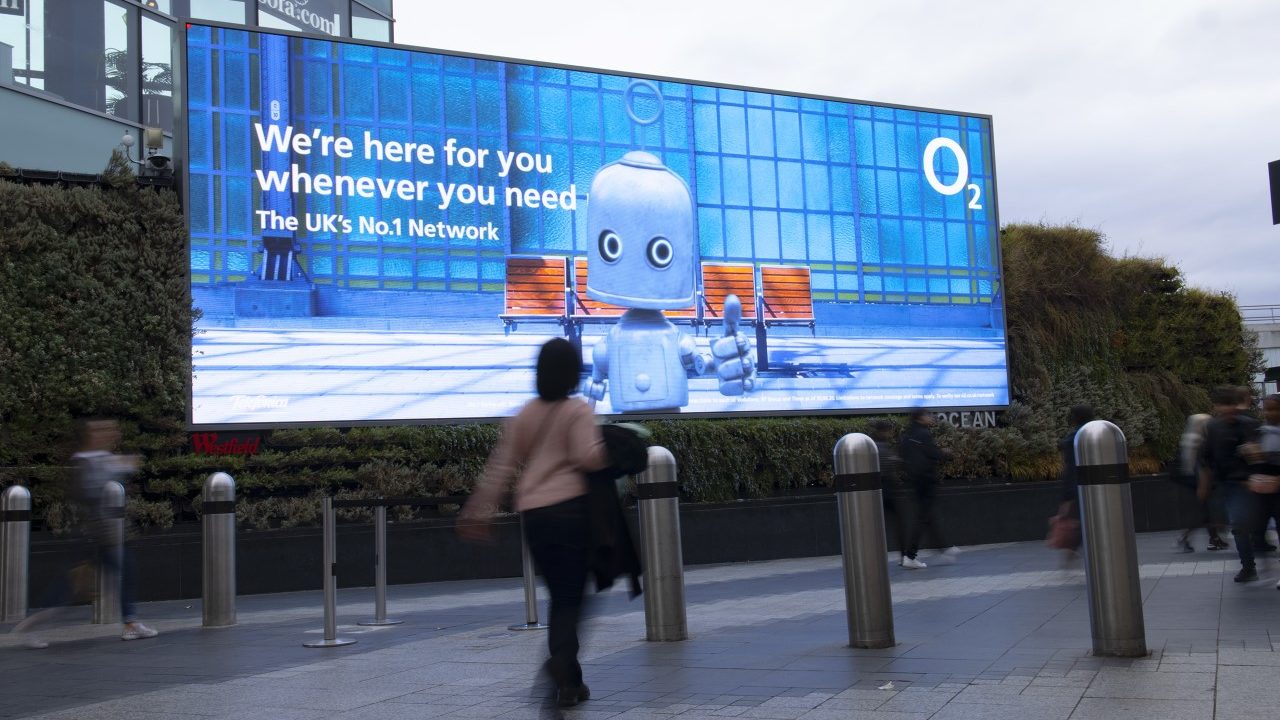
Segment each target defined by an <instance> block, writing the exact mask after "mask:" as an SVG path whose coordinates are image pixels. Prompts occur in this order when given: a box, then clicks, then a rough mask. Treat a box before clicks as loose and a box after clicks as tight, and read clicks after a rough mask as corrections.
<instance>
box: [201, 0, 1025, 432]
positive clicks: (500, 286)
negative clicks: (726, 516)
mask: <svg viewBox="0 0 1280 720" xmlns="http://www.w3.org/2000/svg"><path fill="white" fill-rule="evenodd" d="M182 45H183V51H182V57H183V59H184V76H185V79H186V83H185V89H184V92H183V93H182V98H183V99H182V105H183V113H182V114H183V116H184V117H183V119H182V122H181V124H180V127H181V128H182V129H183V132H182V136H183V138H184V139H185V142H183V143H182V144H183V146H184V148H185V158H182V159H181V164H182V165H183V166H184V170H185V176H184V181H183V188H184V192H185V194H186V198H185V200H186V210H187V213H188V218H189V229H190V255H191V293H192V301H193V304H194V306H195V307H197V308H199V309H200V311H201V314H202V317H201V318H200V320H199V322H198V330H197V332H196V334H195V336H194V338H193V342H192V384H191V409H190V412H191V416H190V420H191V423H192V424H193V425H194V426H200V427H218V426H225V427H236V426H240V427H251V426H258V427H270V426H274V425H293V424H305V423H329V424H344V425H349V424H362V423H387V422H430V421H444V420H465V419H484V418H499V417H505V416H509V415H511V414H513V413H514V412H515V411H516V410H517V409H518V408H519V407H520V406H521V405H522V404H523V403H524V402H525V401H526V400H527V399H528V398H529V397H530V396H531V394H532V392H533V364H534V358H535V357H536V353H537V350H538V348H539V346H540V345H541V344H542V343H543V342H545V341H546V340H547V339H548V338H549V337H552V336H560V337H565V338H567V339H569V340H570V341H571V342H573V343H574V344H576V345H577V346H579V347H580V348H581V349H582V354H583V360H584V368H585V370H584V375H583V383H582V392H583V394H584V396H585V397H586V398H587V399H589V401H591V402H592V403H593V404H594V405H595V408H596V410H597V412H599V413H601V414H605V415H633V416H651V417H653V416H673V415H724V414H734V413H757V414H775V415H778V414H781V415H785V414H809V413H851V412H865V411H883V410H889V409H903V408H909V407H918V406H925V407H935V408H940V409H941V408H959V407H965V408H983V407H1000V406H1004V405H1006V404H1007V403H1008V399H1009V386H1008V372H1007V360H1006V349H1005V328H1004V313H1003V291H1002V290H1003V282H1002V278H1001V270H1000V260H999V248H998V223H997V214H996V192H995V190H996V188H995V169H994V164H993V148H992V128H991V119H990V118H989V117H987V116H984V115H971V114H956V113H948V112H941V111H935V110H927V109H920V108H907V107H900V106H891V105H881V104H873V103H865V102H853V101H844V100H838V99H832V98H825V97H812V96H803V95H797V94H788V93H782V92H774V91H762V90H754V89H748V88H740V87H723V86H716V85H711V84H706V83H699V82H689V81H683V80H679V81H677V80H671V79H662V78H653V77H648V76H640V75H634V76H633V75H624V74H618V73H616V72H602V71H596V70H590V69H582V68H568V67H560V66H549V65H540V64H531V63H529V62H524V61H514V60H507V59H501V58H491V57H476V56H467V55H460V54H453V53H444V52H436V51H425V50H419V49H413V48H404V47H394V46H380V45H371V44H361V43H353V42H347V41H336V40H328V39H318V38H311V37H304V36H299V35H292V34H286V33H271V32H257V31H250V30H245V29H243V28H231V27H221V26H210V25H199V24H191V25H188V26H187V30H186V34H185V38H183V42H182Z"/></svg>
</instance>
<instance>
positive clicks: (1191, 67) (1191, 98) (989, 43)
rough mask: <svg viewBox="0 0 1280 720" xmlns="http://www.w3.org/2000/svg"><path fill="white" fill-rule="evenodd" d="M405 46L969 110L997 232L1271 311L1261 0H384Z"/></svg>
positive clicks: (1267, 47) (1267, 18)
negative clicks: (1178, 277)
mask: <svg viewBox="0 0 1280 720" xmlns="http://www.w3.org/2000/svg"><path fill="white" fill-rule="evenodd" d="M395 9H396V17H397V23H396V41H397V42H399V43H403V44H406V45H419V46H425V47H435V48H440V49H445V50H455V51H463V52H475V53H483V54H489V55H501V56H506V57H512V58H519V59H525V60H534V61H545V62H555V63H562V64H571V65H585V66H590V67H596V68H600V69H605V70H617V71H621V72H623V73H626V72H634V73H644V74H653V75H663V76H671V77H677V78H683V79H689V80H697V81H703V82H709V83H725V84H737V85H750V86H755V87H760V88H765V89H772V90H783V91H792V92H800V93H814V94H822V95H834V96H839V97H845V98H851V99H857V100H867V101H878V102H890V103H900V104H905V105H918V106H925V107H934V108H942V109H947V110H954V111H961V112H974V113H986V114H989V115H992V116H993V118H994V128H995V147H996V168H997V173H998V174H999V209H1000V218H1001V222H1002V223H1005V224H1008V223H1011V222H1041V221H1043V222H1046V223H1054V224H1057V223H1076V224H1079V225H1082V226H1085V227H1091V228H1096V229H1098V230H1100V231H1101V232H1102V233H1104V234H1105V235H1106V237H1107V238H1108V241H1109V246H1110V249H1111V251H1112V253H1113V254H1116V255H1126V254H1128V255H1142V256H1158V257H1163V258H1166V259H1168V260H1169V261H1170V262H1172V263H1174V264H1176V265H1177V266H1178V267H1180V268H1182V270H1183V272H1184V274H1185V275H1186V277H1187V278H1188V279H1189V281H1190V283H1191V284H1192V285H1195V286H1198V287H1202V288H1205V289H1209V290H1215V291H1227V292H1231V293H1234V294H1235V295H1236V296H1237V298H1238V299H1239V301H1240V302H1241V303H1242V304H1250V305H1253V304H1280V253H1278V252H1277V249H1280V226H1272V225H1271V211H1270V203H1269V195H1268V190H1267V167H1266V164H1267V162H1269V161H1271V160H1277V159H1280V2H1278V1H1277V0H1218V1H1217V2H1210V1H1207V0H1206V1H1203V2H1193V1H1191V0H1158V1H1156V0H1073V1H1072V2H1063V3H1044V2H1033V1H1028V0H970V1H969V2H955V1H954V0H952V1H950V2H944V1H943V0H936V1H930V0H846V1H844V2H840V1H838V0H822V1H818V0H813V1H811V2H797V3H781V2H777V0H770V1H759V0H735V1H732V2H726V1H721V0H714V1H713V0H681V1H679V2H676V1H674V0H647V1H646V2H625V3H624V2H607V1H601V0H596V1H595V2H586V1H580V0H539V1H537V2H484V1H483V0H473V2H470V3H461V2H434V1H432V2H427V1H425V0H396V8H395Z"/></svg>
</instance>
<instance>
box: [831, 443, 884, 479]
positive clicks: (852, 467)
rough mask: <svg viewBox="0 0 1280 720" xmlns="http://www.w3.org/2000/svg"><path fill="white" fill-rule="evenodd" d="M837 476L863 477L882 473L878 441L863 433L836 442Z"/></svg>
mask: <svg viewBox="0 0 1280 720" xmlns="http://www.w3.org/2000/svg"><path fill="white" fill-rule="evenodd" d="M835 470H836V474H837V475H861V474H864V473H878V472H880V451H879V450H878V449H877V448H876V441H875V440H872V439H871V438H869V437H867V436H866V435H863V434H862V433H849V434H848V435H845V436H844V437H842V438H840V439H839V440H838V441H836V449H835Z"/></svg>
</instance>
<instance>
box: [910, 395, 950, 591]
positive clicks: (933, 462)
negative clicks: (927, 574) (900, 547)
mask: <svg viewBox="0 0 1280 720" xmlns="http://www.w3.org/2000/svg"><path fill="white" fill-rule="evenodd" d="M935 423H937V418H935V417H934V415H933V413H932V412H930V411H928V410H925V409H924V408H916V409H915V410H913V411H912V412H911V421H910V423H909V425H908V426H907V429H906V430H904V431H903V432H902V441H901V443H900V444H899V448H900V451H899V452H900V454H901V457H902V467H903V470H904V471H905V473H906V479H907V486H908V487H910V488H911V491H912V493H913V494H914V496H915V513H914V515H915V522H913V523H912V527H911V534H910V538H909V543H908V545H907V550H906V553H905V555H904V557H903V558H902V562H901V564H902V567H904V568H907V569H908V570H921V569H923V568H926V567H928V566H927V565H926V564H925V563H924V562H922V561H921V560H920V559H919V558H918V557H917V555H918V554H919V553H920V543H921V541H922V540H923V539H924V535H925V532H926V531H927V532H928V533H929V535H930V539H931V540H932V541H933V543H934V546H935V547H938V548H943V547H945V548H946V549H945V550H943V551H942V553H941V554H940V555H939V556H938V558H939V559H940V560H941V561H942V562H944V563H953V562H955V558H956V555H957V554H958V553H959V549H958V548H956V547H954V546H947V543H946V541H945V540H944V539H943V535H942V529H941V527H940V525H941V524H940V523H939V522H938V512H937V509H936V507H935V505H934V502H935V500H936V499H937V489H938V481H939V480H940V479H941V467H940V466H941V465H942V463H944V462H946V461H947V460H950V459H951V451H950V450H946V449H943V448H940V447H938V444H937V443H936V442H935V441H934V439H933V426H934V424H935Z"/></svg>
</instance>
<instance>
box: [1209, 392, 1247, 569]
mask: <svg viewBox="0 0 1280 720" xmlns="http://www.w3.org/2000/svg"><path fill="white" fill-rule="evenodd" d="M1212 397H1213V413H1214V417H1213V418H1212V419H1210V420H1209V422H1208V424H1207V425H1206V427H1205V440H1204V446H1203V451H1202V452H1201V455H1200V458H1201V463H1202V464H1203V466H1204V467H1205V468H1206V469H1207V470H1208V472H1209V474H1210V476H1211V478H1212V480H1213V485H1214V489H1216V490H1218V491H1220V492H1221V493H1222V494H1223V498H1224V499H1225V501H1226V505H1227V521H1228V522H1230V523H1231V535H1232V537H1233V538H1235V542H1236V553H1237V555H1239V557H1240V571H1239V572H1238V573H1236V576H1235V581H1236V582H1238V583H1243V582H1252V581H1254V580H1257V579H1258V569H1257V562H1256V560H1255V558H1254V548H1253V535H1254V532H1255V527H1254V525H1255V519H1256V517H1257V507H1256V501H1255V494H1254V493H1253V492H1251V491H1250V490H1249V486H1248V482H1247V481H1248V478H1249V464H1248V462H1247V461H1246V460H1245V458H1244V456H1243V455H1241V447H1242V446H1243V445H1245V443H1248V442H1250V441H1251V440H1254V439H1255V438H1256V436H1257V434H1258V421H1257V420H1254V419H1253V418H1251V417H1249V416H1247V415H1244V414H1242V413H1241V412H1240V408H1239V403H1240V396H1239V393H1238V392H1237V391H1236V389H1235V388H1218V389H1217V390H1215V391H1214V392H1213V396H1212Z"/></svg>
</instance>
